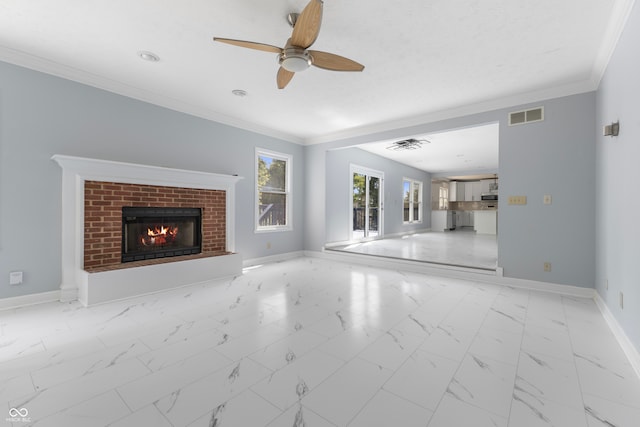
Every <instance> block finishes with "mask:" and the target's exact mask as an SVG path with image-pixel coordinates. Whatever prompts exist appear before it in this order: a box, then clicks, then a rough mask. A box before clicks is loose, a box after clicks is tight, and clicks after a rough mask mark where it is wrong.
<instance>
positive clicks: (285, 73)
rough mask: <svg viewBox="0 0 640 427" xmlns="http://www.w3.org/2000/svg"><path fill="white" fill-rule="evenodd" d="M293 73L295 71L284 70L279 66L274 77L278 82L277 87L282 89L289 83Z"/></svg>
mask: <svg viewBox="0 0 640 427" xmlns="http://www.w3.org/2000/svg"><path fill="white" fill-rule="evenodd" d="M294 74H295V73H294V72H293V71H289V70H285V69H284V68H282V67H280V69H279V70H278V77H277V78H276V81H277V82H278V89H284V88H285V87H286V86H287V85H288V84H289V82H290V81H291V79H292V78H293V75H294Z"/></svg>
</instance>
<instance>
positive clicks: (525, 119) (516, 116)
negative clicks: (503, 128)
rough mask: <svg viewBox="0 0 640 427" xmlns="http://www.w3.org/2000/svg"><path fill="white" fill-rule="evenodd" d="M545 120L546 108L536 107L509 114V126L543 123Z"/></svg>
mask: <svg viewBox="0 0 640 427" xmlns="http://www.w3.org/2000/svg"><path fill="white" fill-rule="evenodd" d="M543 120H544V107H536V108H532V109H530V110H523V111H514V112H512V113H509V126H514V125H523V124H525V123H533V122H541V121H543Z"/></svg>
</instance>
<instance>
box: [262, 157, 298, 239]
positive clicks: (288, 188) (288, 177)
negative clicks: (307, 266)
mask: <svg viewBox="0 0 640 427" xmlns="http://www.w3.org/2000/svg"><path fill="white" fill-rule="evenodd" d="M260 155H264V156H267V157H271V158H273V159H275V160H284V161H285V162H286V169H285V177H284V179H285V182H284V187H285V191H284V194H285V197H286V199H285V204H286V212H285V215H286V220H287V223H286V224H285V225H273V226H269V227H260V226H259V225H258V220H259V218H260V205H259V203H258V201H259V200H260V190H259V188H258V177H259V176H260V172H259V167H258V166H259V157H260ZM254 171H255V175H254V181H253V184H254V187H255V193H254V197H255V199H254V220H253V231H254V233H273V232H280V231H291V230H293V217H292V212H293V209H292V207H291V206H292V205H293V182H292V177H293V172H292V171H293V155H292V154H287V153H280V152H277V151H273V150H267V149H264V148H259V147H256V148H255V169H254Z"/></svg>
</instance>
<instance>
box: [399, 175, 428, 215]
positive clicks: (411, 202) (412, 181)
mask: <svg viewBox="0 0 640 427" xmlns="http://www.w3.org/2000/svg"><path fill="white" fill-rule="evenodd" d="M406 182H408V183H409V221H405V220H404V185H405V183H406ZM413 184H418V186H419V188H418V201H417V202H416V201H415V200H413ZM423 192H424V183H423V182H422V181H419V180H417V179H412V178H406V177H404V178H402V199H401V200H402V203H401V205H402V223H403V224H421V223H422V218H423V217H424V209H423V203H422V201H423V200H422V193H423ZM416 203H417V204H418V216H419V217H420V218H419V219H418V220H415V219H414V218H413V208H414V205H415V204H416Z"/></svg>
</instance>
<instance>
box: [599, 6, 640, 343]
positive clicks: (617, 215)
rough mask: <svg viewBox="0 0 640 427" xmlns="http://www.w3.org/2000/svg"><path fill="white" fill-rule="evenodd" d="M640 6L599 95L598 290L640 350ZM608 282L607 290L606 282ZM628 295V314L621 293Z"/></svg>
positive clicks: (629, 21) (612, 59) (616, 53)
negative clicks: (612, 130)
mask: <svg viewBox="0 0 640 427" xmlns="http://www.w3.org/2000/svg"><path fill="white" fill-rule="evenodd" d="M639 40H640V4H638V2H636V3H635V6H634V8H633V10H632V12H631V15H630V16H629V19H628V20H627V24H626V27H625V29H624V32H623V34H622V36H621V38H620V40H619V42H618V45H617V47H616V50H615V52H614V54H613V56H612V57H611V60H610V61H609V65H608V67H607V70H606V73H605V75H604V78H603V79H602V81H601V83H600V88H599V89H598V96H597V116H596V120H595V128H596V129H595V130H594V131H595V133H596V135H597V138H596V150H597V168H596V171H597V187H596V188H597V190H596V201H597V203H596V235H597V241H596V243H597V245H596V247H597V258H596V259H597V262H596V289H597V291H598V293H599V294H600V296H601V297H602V299H603V300H604V301H605V302H606V304H607V306H608V307H609V309H610V310H611V312H612V313H613V315H614V316H615V317H616V319H617V320H618V322H619V323H620V325H621V326H622V328H623V329H624V330H625V332H626V334H627V336H628V337H629V338H630V339H631V341H632V342H633V343H634V345H635V347H636V349H640V269H638V262H639V261H640V228H638V227H636V223H635V221H636V219H637V217H638V212H640V197H639V196H638V195H637V194H636V193H635V190H634V186H635V181H636V180H637V179H639V178H640V172H638V170H639V169H638V159H640V119H639V118H638V114H639V112H640V79H638V76H639V75H640V57H639V56H638V41H639ZM617 120H620V135H619V136H617V137H605V136H602V126H603V125H605V124H610V123H611V122H614V121H617ZM607 280H608V281H609V289H608V290H607V289H606V286H605V283H606V281H607ZM620 292H623V293H624V301H625V304H624V309H622V308H620V305H619V294H620Z"/></svg>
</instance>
